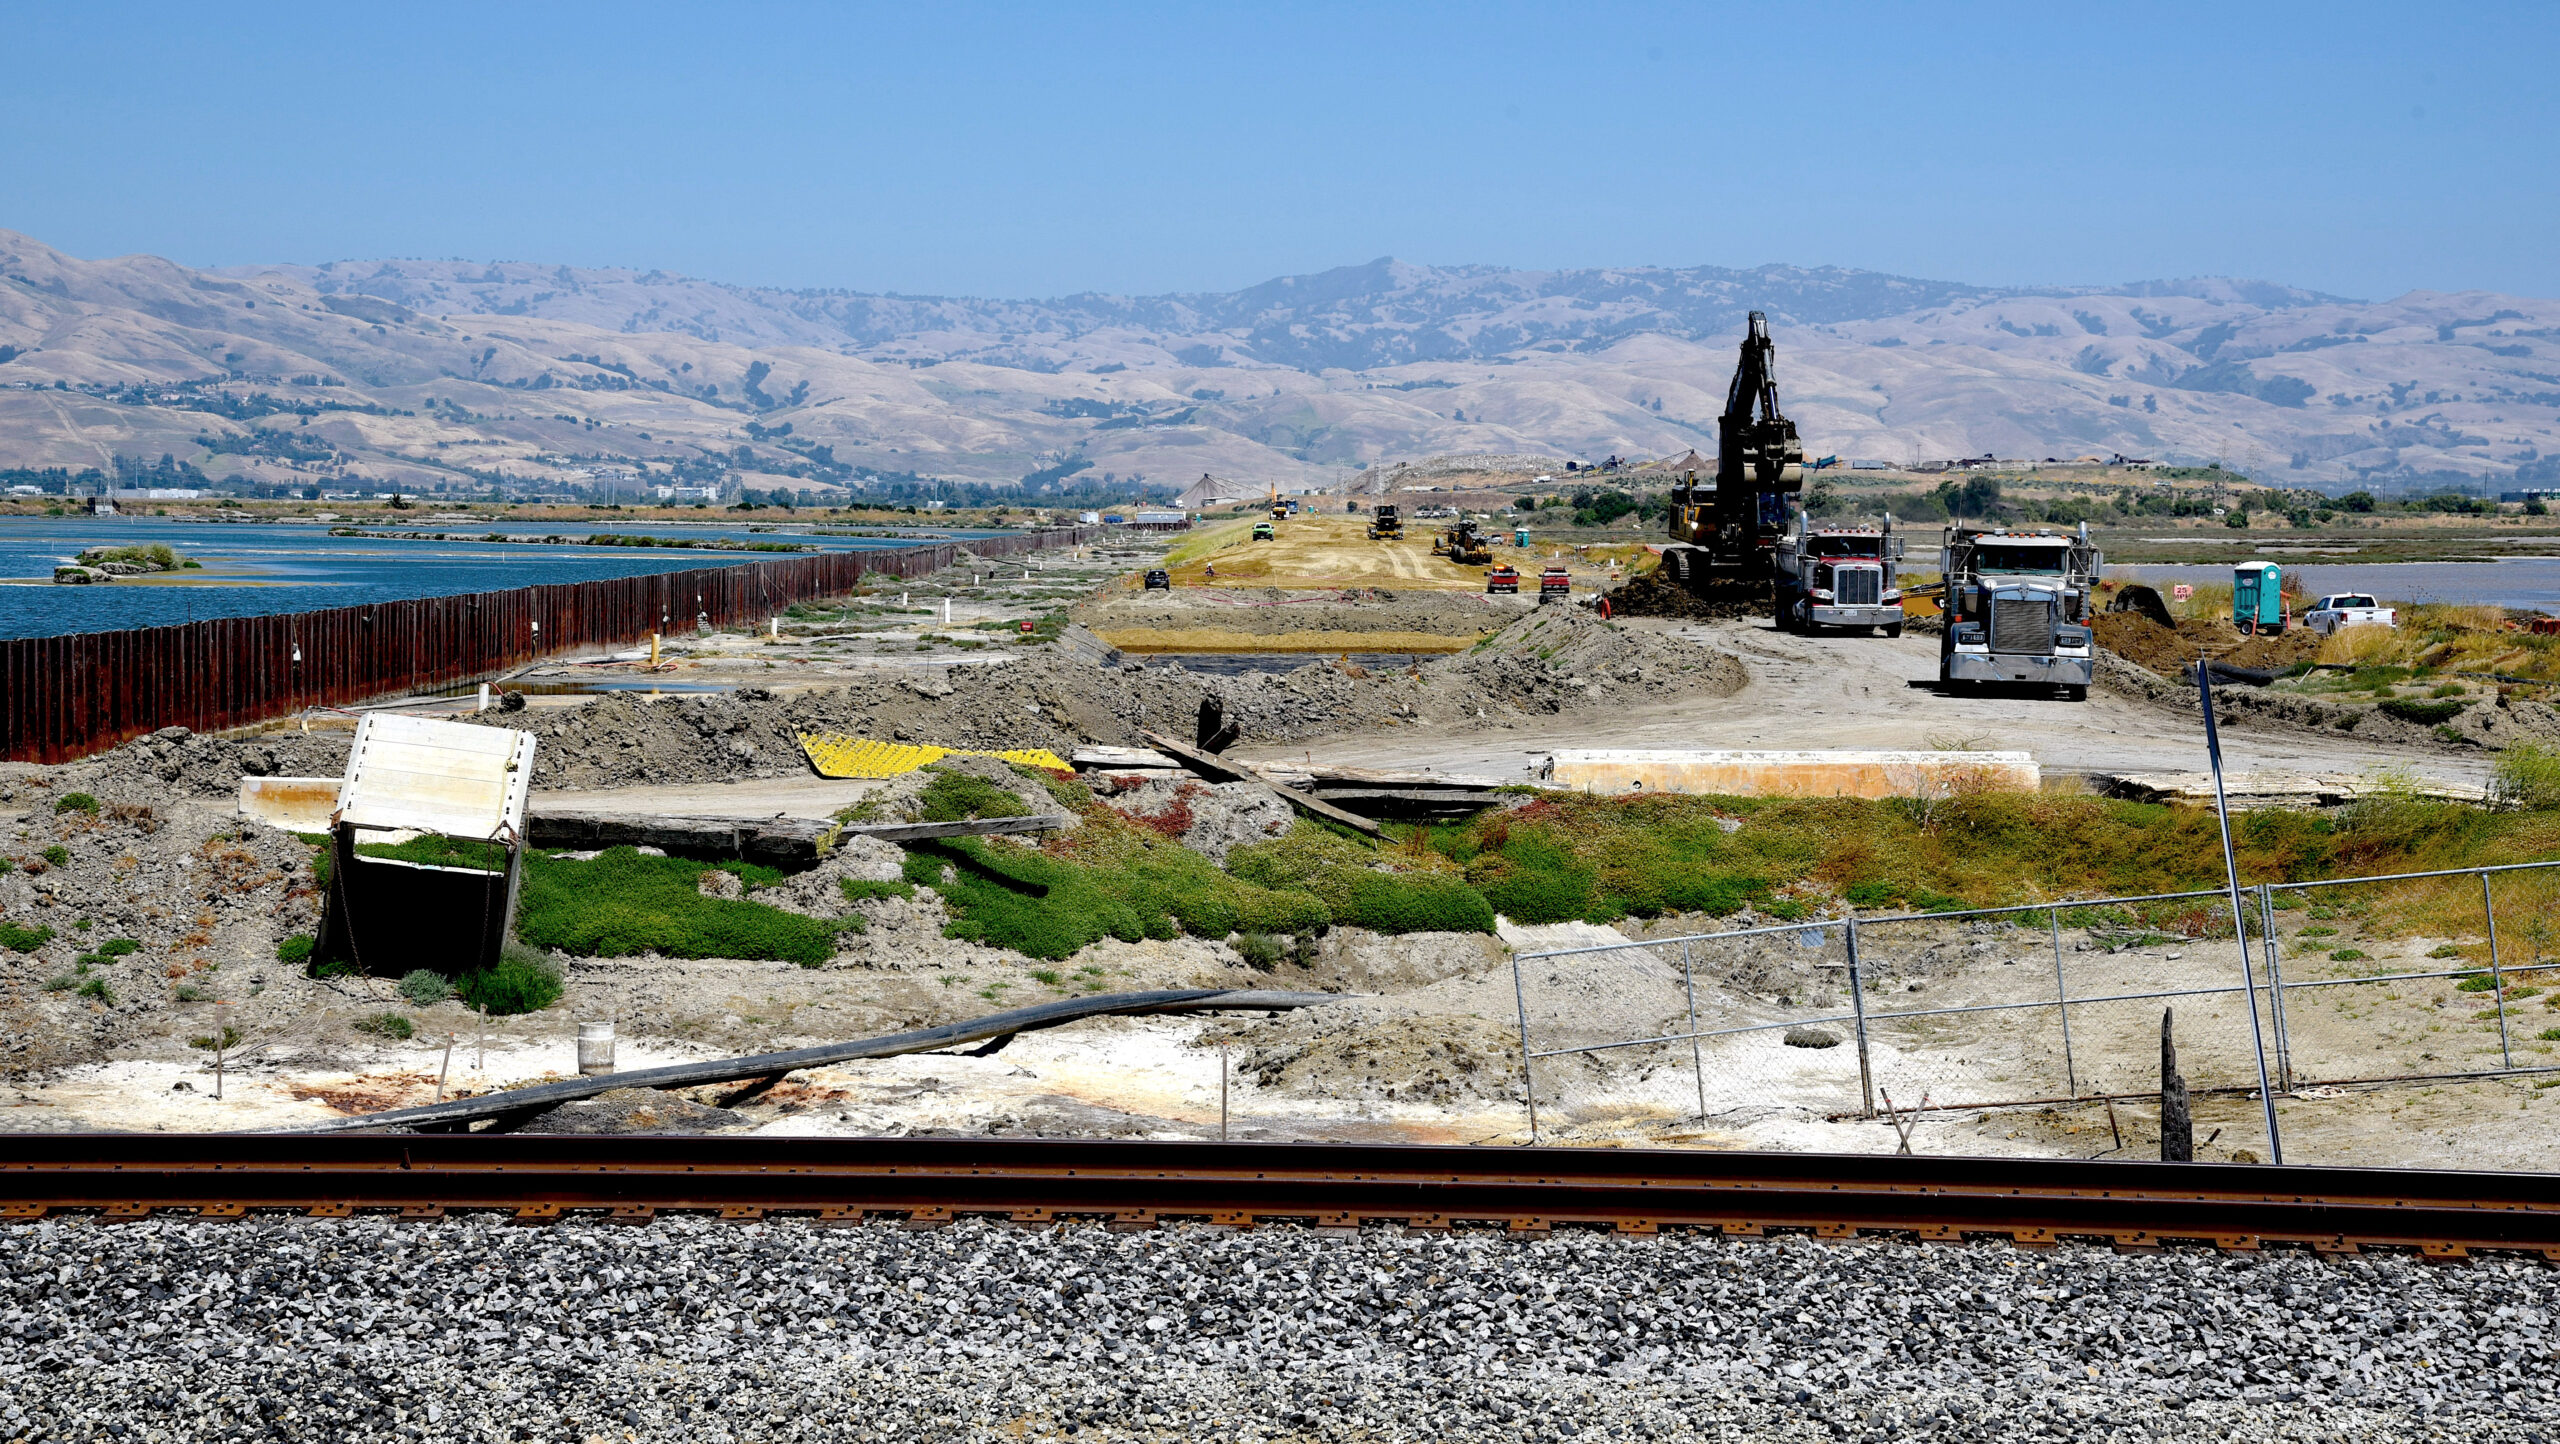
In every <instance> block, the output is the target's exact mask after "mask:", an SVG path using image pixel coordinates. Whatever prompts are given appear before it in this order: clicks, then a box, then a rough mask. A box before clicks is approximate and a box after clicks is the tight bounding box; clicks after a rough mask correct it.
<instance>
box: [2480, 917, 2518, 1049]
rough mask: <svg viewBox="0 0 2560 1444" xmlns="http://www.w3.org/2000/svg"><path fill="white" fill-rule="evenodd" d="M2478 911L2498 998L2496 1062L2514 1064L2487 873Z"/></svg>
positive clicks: (2492, 985) (2505, 983)
mask: <svg viewBox="0 0 2560 1444" xmlns="http://www.w3.org/2000/svg"><path fill="white" fill-rule="evenodd" d="M2480 912H2481V914H2482V916H2484V917H2486V918H2487V919H2488V920H2489V985H2490V987H2491V988H2493V989H2494V990H2495V991H2494V992H2493V993H2492V994H2491V996H2492V997H2495V998H2496V999H2497V1000H2498V1062H2499V1065H2500V1066H2502V1067H2507V1068H2512V1067H2514V1066H2516V1056H2515V1053H2514V1052H2513V1051H2512V1050H2510V1049H2509V1048H2508V1047H2507V979H2506V974H2504V973H2502V972H2500V971H2499V969H2498V904H2497V902H2496V900H2495V899H2493V898H2491V897H2490V896H2489V875H2488V874H2487V873H2485V872H2484V873H2482V874H2480Z"/></svg>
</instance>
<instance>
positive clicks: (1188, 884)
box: [909, 818, 1330, 961]
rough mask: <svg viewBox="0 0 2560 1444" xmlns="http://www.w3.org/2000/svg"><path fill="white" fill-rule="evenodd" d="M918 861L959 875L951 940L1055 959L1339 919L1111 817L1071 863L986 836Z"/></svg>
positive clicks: (937, 849)
mask: <svg viewBox="0 0 2560 1444" xmlns="http://www.w3.org/2000/svg"><path fill="white" fill-rule="evenodd" d="M909 855H910V858H911V859H912V858H913V857H916V856H927V857H931V858H934V859H937V864H936V866H937V870H938V868H939V866H940V865H941V864H948V865H949V866H950V868H951V873H952V876H951V880H950V881H948V882H946V883H944V884H942V885H941V892H942V897H943V901H944V903H945V904H946V905H948V906H949V907H950V909H951V914H952V921H951V925H950V926H949V927H948V928H946V929H945V930H944V931H945V932H946V933H947V934H948V935H949V936H951V937H955V938H965V939H969V940H971V941H974V942H983V943H988V944H992V945H994V946H996V947H1006V948H1012V949H1013V950H1014V951H1016V952H1021V953H1028V954H1030V955H1031V956H1033V957H1035V958H1046V959H1050V960H1052V961H1055V960H1058V959H1062V958H1068V957H1072V956H1074V955H1075V953H1076V952H1077V951H1078V950H1079V949H1082V948H1084V947H1086V946H1088V945H1090V944H1092V943H1095V942H1098V941H1100V940H1101V939H1103V938H1105V937H1115V938H1119V939H1121V940H1122V941H1124V942H1136V941H1138V940H1139V939H1140V938H1173V937H1179V936H1181V935H1183V934H1185V933H1188V934H1190V935H1191V936H1193V937H1201V938H1222V937H1225V936H1227V935H1228V934H1229V933H1243V932H1264V933H1295V932H1302V931H1303V932H1315V931H1319V930H1321V929H1323V928H1324V927H1325V926H1326V924H1327V923H1328V922H1329V921H1330V918H1329V916H1328V915H1327V913H1326V911H1325V905H1324V904H1323V903H1321V902H1318V901H1317V900H1316V899H1315V898H1314V897H1313V896H1311V895H1309V894H1307V893H1303V892H1284V891H1275V890H1273V889H1270V888H1264V887H1260V886H1257V885H1255V884H1253V883H1250V882H1247V881H1244V880H1242V879H1240V878H1235V877H1231V876H1229V875H1227V874H1226V873H1223V872H1220V871H1219V870H1218V869H1217V868H1216V867H1215V866H1214V865H1212V864H1211V863H1210V862H1209V860H1208V859H1207V858H1204V857H1202V856H1200V855H1199V854H1198V853H1195V852H1192V851H1190V850H1188V849H1186V848H1183V847H1181V846H1179V845H1177V844H1174V843H1170V842H1166V841H1164V840H1163V839H1160V838H1156V837H1153V836H1152V835H1147V834H1141V833H1140V832H1139V830H1138V829H1136V828H1134V827H1131V826H1129V825H1128V824H1126V823H1114V822H1112V821H1110V820H1108V819H1099V818H1097V819H1090V820H1088V822H1087V823H1086V826H1085V828H1084V829H1083V835H1080V837H1079V843H1078V849H1077V851H1076V852H1075V853H1074V854H1073V855H1070V856H1051V855H1049V854H1048V853H1045V852H1042V851H1041V850H1039V849H1036V848H1031V847H1026V846H1024V845H1022V844H1020V843H1014V842H1007V841H1001V840H995V839H983V838H948V839H944V840H942V841H938V842H930V843H922V844H918V845H917V846H916V847H915V848H913V849H911V851H910V854H909ZM909 876H914V870H913V868H912V866H911V867H910V871H909Z"/></svg>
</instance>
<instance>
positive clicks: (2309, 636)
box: [2221, 627, 2326, 672]
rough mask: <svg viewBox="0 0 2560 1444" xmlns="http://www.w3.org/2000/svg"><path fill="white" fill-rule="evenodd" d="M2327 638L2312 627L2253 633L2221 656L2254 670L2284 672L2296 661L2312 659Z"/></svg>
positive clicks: (2237, 664) (2238, 665)
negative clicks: (2281, 631) (2253, 635)
mask: <svg viewBox="0 0 2560 1444" xmlns="http://www.w3.org/2000/svg"><path fill="white" fill-rule="evenodd" d="M2324 640H2326V639H2325V638H2323V637H2322V636H2321V635H2320V634H2319V633H2318V632H2315V631H2312V630H2311V629H2310V628H2308V627H2296V628H2294V629H2293V630H2292V631H2289V632H2285V633H2283V634H2281V635H2268V636H2256V637H2251V638H2250V639H2248V640H2247V641H2245V642H2242V643H2241V644H2240V645H2239V646H2237V647H2234V648H2232V649H2231V650H2230V651H2228V652H2225V653H2223V654H2222V657H2221V660H2222V661H2225V662H2228V663H2230V664H2231V665H2232V666H2234V667H2247V668H2249V669H2251V670H2252V671H2258V672H2281V671H2283V670H2284V669H2285V668H2287V667H2290V666H2292V665H2294V664H2295V663H2296V662H2308V661H2310V660H2311V659H2312V658H2313V657H2315V656H2317V655H2318V654H2319V651H2320V644H2321V642H2322V641H2324Z"/></svg>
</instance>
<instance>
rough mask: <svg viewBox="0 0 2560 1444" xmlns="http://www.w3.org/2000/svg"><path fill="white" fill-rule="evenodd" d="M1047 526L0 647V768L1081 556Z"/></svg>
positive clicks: (1071, 533)
mask: <svg viewBox="0 0 2560 1444" xmlns="http://www.w3.org/2000/svg"><path fill="white" fill-rule="evenodd" d="M1105 535H1106V532H1105V529H1104V528H1102V527H1098V526H1097V527H1060V528H1053V529H1050V530H1047V531H1039V532H1021V533H1016V534H1013V535H1009V536H994V537H977V538H972V539H971V540H969V541H967V542H965V543H964V542H944V543H939V544H936V545H933V546H917V547H896V548H887V547H884V548H880V549H877V550H871V551H840V552H823V553H819V554H816V555H811V556H796V557H790V558H785V559H781V560H776V561H766V562H743V563H739V564H737V565H733V566H721V567H705V568H702V569H700V570H696V571H683V572H659V573H656V574H654V575H649V576H637V577H617V578H613V579H611V580H606V581H593V582H574V583H569V584H566V585H562V586H552V587H522V588H518V589H516V590H513V591H503V592H473V593H468V594H465V595H462V596H450V597H420V598H417V599H415V600H412V601H405V602H383V603H378V604H376V605H373V606H365V607H337V608H333V609H330V610H328V611H319V612H291V613H286V614H283V615H279V616H267V617H221V618H216V619H213V620H210V621H202V622H191V623H188V624H186V625H183V626H176V627H151V628H146V629H141V630H135V631H124V632H88V633H82V634H79V635H75V636H66V637H27V638H20V639H17V640H14V641H8V642H0V759H5V760H8V761H12V762H65V761H69V760H70V759H72V758H75V757H84V756H87V755H89V754H91V753H94V752H102V751H105V750H106V749H107V748H110V747H113V746H115V745H116V744H117V743H119V742H122V741H124V740H126V739H127V738H132V737H139V736H142V735H143V734H145V733H148V732H156V731H158V730H159V729H161V728H163V727H191V728H194V729H196V730H197V731H217V730H220V729H223V728H227V727H245V726H248V725H250V724H252V723H256V722H262V721H266V720H268V719H270V718H275V717H281V716H286V715H289V714H291V713H293V712H295V711H298V710H300V709H302V708H304V707H313V706H336V705H345V704H348V703H355V702H366V701H372V700H375V699H378V698H383V697H393V696H399V695H403V694H406V693H411V692H418V691H423V690H426V689H429V688H434V687H446V686H454V685H458V684H465V683H471V682H478V681H484V680H486V679H488V678H491V677H495V676H498V675H500V674H501V673H504V672H506V671H508V670H509V669H511V668H514V667H520V666H523V665H525V664H526V663H528V662H535V661H540V660H541V659H543V658H545V657H558V656H567V655H574V654H577V653H580V652H592V651H596V650H599V649H603V648H610V647H621V646H629V645H631V644H633V643H635V642H641V641H645V640H647V639H648V636H649V634H650V633H651V632H661V633H669V634H681V633H687V632H691V631H693V630H694V629H695V628H696V626H697V625H699V624H701V623H703V622H707V624H708V625H710V626H712V627H715V628H716V627H736V626H754V625H757V624H760V623H762V622H763V621H764V619H765V618H767V617H770V616H773V615H775V614H776V613H779V612H781V611H782V610H784V609H785V608H787V607H789V606H791V605H792V604H793V603H795V602H805V601H813V600H816V599H818V598H822V597H831V596H842V595H844V594H845V593H847V592H850V591H852V590H854V589H855V588H856V587H858V586H860V585H861V584H862V580H863V578H864V577H866V576H880V575H887V576H893V577H907V578H912V577H923V576H929V575H931V574H933V573H935V572H938V571H941V570H942V569H944V568H946V567H949V566H951V565H953V564H954V563H955V562H956V561H958V560H959V558H960V557H961V555H962V554H963V552H964V551H965V552H966V553H968V554H970V555H974V556H980V557H997V556H1012V555H1018V554H1020V553H1023V552H1029V551H1036V550H1041V549H1043V548H1048V547H1062V546H1081V545H1084V544H1085V543H1088V542H1093V541H1098V540H1100V539H1102V538H1103V537H1104V536H1105Z"/></svg>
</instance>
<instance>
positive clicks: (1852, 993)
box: [1847, 913, 1876, 1118]
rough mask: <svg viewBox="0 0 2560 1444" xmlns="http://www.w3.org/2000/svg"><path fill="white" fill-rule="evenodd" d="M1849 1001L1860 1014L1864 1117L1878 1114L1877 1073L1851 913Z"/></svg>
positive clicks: (1855, 921)
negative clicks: (1869, 1059) (1869, 1054)
mask: <svg viewBox="0 0 2560 1444" xmlns="http://www.w3.org/2000/svg"><path fill="white" fill-rule="evenodd" d="M1848 935H1849V937H1848V943H1847V947H1848V951H1849V1002H1850V1003H1851V1004H1852V1005H1853V1006H1854V1007H1855V1008H1856V1009H1857V1014H1858V1096H1859V1098H1860V1099H1861V1100H1862V1101H1863V1102H1864V1103H1865V1105H1866V1110H1867V1111H1866V1112H1865V1113H1864V1114H1862V1115H1861V1116H1862V1117H1867V1118H1873V1117H1875V1116H1876V1075H1875V1070H1874V1069H1873V1068H1871V1067H1870V1066H1869V1065H1868V1062H1867V990H1866V985H1865V983H1864V982H1863V981H1861V980H1860V978H1859V976H1858V917H1857V914H1855V913H1852V914H1850V915H1849V927H1848Z"/></svg>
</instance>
